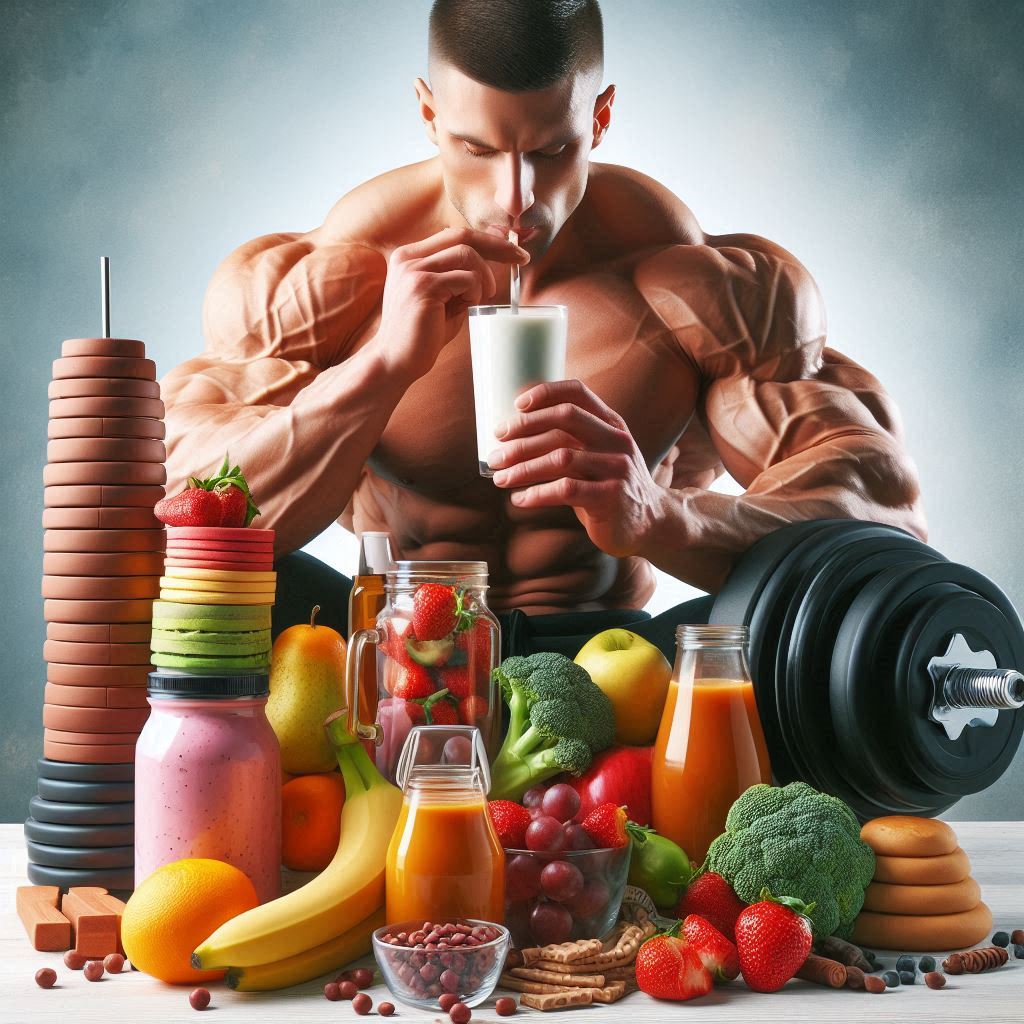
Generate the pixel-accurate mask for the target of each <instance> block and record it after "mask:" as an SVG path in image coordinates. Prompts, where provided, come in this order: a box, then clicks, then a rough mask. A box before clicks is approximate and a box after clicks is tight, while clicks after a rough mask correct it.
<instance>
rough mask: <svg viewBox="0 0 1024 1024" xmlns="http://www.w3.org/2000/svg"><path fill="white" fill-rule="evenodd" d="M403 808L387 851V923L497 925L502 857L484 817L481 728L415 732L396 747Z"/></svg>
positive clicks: (487, 816)
mask: <svg viewBox="0 0 1024 1024" xmlns="http://www.w3.org/2000/svg"><path fill="white" fill-rule="evenodd" d="M397 782H398V784H399V785H400V786H401V787H402V790H403V792H404V799H403V801H402V810H401V812H400V813H399V816H398V823H397V824H396V825H395V831H394V834H393V835H392V837H391V845H390V846H389V847H388V855H387V865H386V873H385V884H386V906H385V918H386V922H387V923H388V924H398V923H402V922H409V921H419V922H422V921H438V922H440V921H446V920H450V919H451V918H473V919H475V920H481V921H493V922H497V923H501V921H502V920H503V919H504V914H505V851H504V850H503V849H502V848H501V843H500V841H499V840H498V835H497V833H496V832H495V830H494V824H493V823H492V821H491V816H490V814H489V813H488V811H487V790H488V789H489V788H490V772H489V769H488V766H487V755H486V753H485V751H484V744H483V739H482V737H481V736H480V730H479V729H476V728H474V727H471V726H446V725H420V726H416V727H415V728H414V729H413V730H412V732H410V733H409V737H408V739H407V740H406V742H405V746H404V747H403V748H402V755H401V758H400V760H399V764H398V772H397Z"/></svg>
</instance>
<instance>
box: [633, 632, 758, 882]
mask: <svg viewBox="0 0 1024 1024" xmlns="http://www.w3.org/2000/svg"><path fill="white" fill-rule="evenodd" d="M746 649H747V630H746V627H745V626H691V625H685V626H680V627H679V628H678V629H677V630H676V664H675V669H674V671H673V673H672V680H671V682H670V683H669V688H668V696H667V698H666V700H665V710H664V712H663V714H662V718H661V726H660V728H659V729H658V738H657V740H656V741H655V744H654V757H653V761H652V768H651V818H652V821H651V824H652V825H653V826H654V828H655V829H657V830H658V832H660V833H661V834H662V835H664V836H668V837H669V838H670V839H672V840H673V841H674V842H676V843H678V844H679V845H680V846H681V847H682V848H683V849H684V850H685V851H686V852H687V854H688V855H689V857H690V860H692V861H694V862H695V863H697V864H700V863H701V861H703V860H704V855H705V854H706V853H707V852H708V847H709V846H710V845H711V841H712V840H713V839H714V838H715V837H716V836H718V835H720V834H721V833H722V832H723V831H725V817H726V815H727V814H728V813H729V808H730V807H731V806H732V803H733V801H734V800H735V799H736V798H737V797H738V796H739V795H740V794H741V793H742V792H743V791H744V790H746V789H747V788H748V787H750V786H753V785H754V784H755V783H758V782H768V783H770V782H771V778H772V772H771V765H770V764H769V762H768V748H767V746H766V745H765V740H764V732H763V730H762V729H761V720H760V718H759V717H758V714H757V703H756V701H755V700H754V686H753V683H752V682H751V680H750V669H749V668H748V666H747V653H746Z"/></svg>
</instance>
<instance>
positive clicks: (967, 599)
mask: <svg viewBox="0 0 1024 1024" xmlns="http://www.w3.org/2000/svg"><path fill="white" fill-rule="evenodd" d="M993 598H995V600H993ZM998 600H999V598H998V597H996V596H995V595H994V594H993V593H992V592H991V591H990V592H988V593H986V594H984V595H982V594H978V593H976V592H975V591H973V590H964V589H961V588H958V593H957V594H955V595H954V596H952V597H950V598H946V599H938V598H936V599H933V600H932V601H930V602H928V603H927V604H926V605H924V606H923V607H920V608H919V609H918V610H917V612H916V614H915V615H914V616H913V618H912V620H911V621H910V622H909V623H908V625H907V627H906V630H905V637H906V639H905V642H904V643H903V644H902V645H901V647H900V650H899V654H898V658H897V663H896V670H895V671H896V678H897V680H898V681H899V683H900V687H899V689H898V690H897V700H898V705H899V709H900V713H901V716H902V717H903V718H904V719H905V720H906V722H907V730H906V736H905V740H904V742H903V743H902V745H901V752H902V754H903V757H904V758H905V760H906V762H907V764H908V766H909V769H910V770H911V771H912V772H913V773H914V774H915V775H916V776H917V777H918V778H919V779H920V780H921V782H922V784H923V785H926V786H929V787H931V788H932V789H934V790H935V791H936V792H938V793H941V794H942V795H943V796H947V797H950V798H952V799H960V798H961V797H964V796H968V795H970V794H971V793H977V792H980V791H981V790H982V789H985V788H986V787H987V786H990V785H991V784H992V783H993V782H995V781H996V779H998V778H999V777H1000V776H1001V775H1002V774H1003V773H1004V772H1005V771H1006V769H1007V768H1008V767H1009V766H1010V764H1011V762H1012V761H1013V759H1014V756H1015V754H1016V752H1017V748H1018V747H1019V745H1020V742H1021V736H1022V733H1024V715H1022V714H1021V712H1020V711H1008V710H1004V711H1000V712H999V716H998V718H997V719H996V723H995V724H994V725H993V726H991V727H982V726H968V727H967V728H966V729H964V731H963V732H962V733H961V734H960V737H959V738H958V739H956V740H951V739H950V738H949V736H948V735H947V734H946V731H945V730H944V729H943V728H942V726H941V725H939V724H937V723H935V722H932V721H930V720H929V719H928V709H929V708H930V706H931V699H932V692H933V683H932V679H931V675H930V674H929V672H928V662H929V661H931V659H932V658H934V657H936V656H941V655H943V654H945V652H946V649H947V648H948V646H949V642H950V640H951V639H952V638H953V636H955V635H956V634H957V633H960V634H961V635H962V636H963V637H964V639H965V640H967V642H968V644H969V645H970V646H971V648H972V649H974V650H978V651H980V650H987V651H990V652H991V653H992V654H993V656H994V657H995V660H996V664H997V666H998V667H1000V668H1014V667H1019V666H1021V665H1024V630H1022V628H1021V624H1020V620H1019V619H1018V618H1017V616H1016V614H1013V616H1012V618H1011V617H1009V616H1008V615H1007V614H1006V612H1007V611H1010V612H1011V613H1012V611H1013V610H1012V608H1008V607H1007V605H1008V602H1005V600H1004V601H999V603H1000V604H1003V608H1000V607H998V606H997V603H996V601H998Z"/></svg>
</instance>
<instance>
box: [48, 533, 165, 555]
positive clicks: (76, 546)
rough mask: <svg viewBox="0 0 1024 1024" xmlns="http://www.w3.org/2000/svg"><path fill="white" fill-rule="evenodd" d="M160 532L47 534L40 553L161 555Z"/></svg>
mask: <svg viewBox="0 0 1024 1024" xmlns="http://www.w3.org/2000/svg"><path fill="white" fill-rule="evenodd" d="M163 546H164V531H163V530H46V531H44V532H43V551H77V552H85V551H162V550H163Z"/></svg>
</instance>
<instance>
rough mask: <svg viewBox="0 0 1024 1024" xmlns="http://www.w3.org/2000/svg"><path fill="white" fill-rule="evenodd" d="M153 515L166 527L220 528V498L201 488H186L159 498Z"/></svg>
mask: <svg viewBox="0 0 1024 1024" xmlns="http://www.w3.org/2000/svg"><path fill="white" fill-rule="evenodd" d="M153 514H154V515H155V516H156V517H157V519H159V520H160V522H161V523H166V524H167V525H168V526H220V498H218V497H217V495H216V494H212V493H211V492H210V491H207V490H205V489H204V488H202V487H187V488H186V489H185V490H183V491H181V492H180V493H179V494H175V495H173V496H172V497H170V498H161V499H160V501H158V502H157V503H156V507H155V508H154V509H153Z"/></svg>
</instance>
